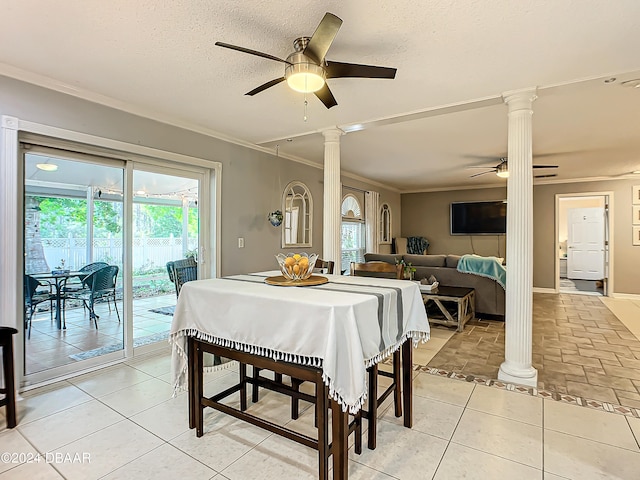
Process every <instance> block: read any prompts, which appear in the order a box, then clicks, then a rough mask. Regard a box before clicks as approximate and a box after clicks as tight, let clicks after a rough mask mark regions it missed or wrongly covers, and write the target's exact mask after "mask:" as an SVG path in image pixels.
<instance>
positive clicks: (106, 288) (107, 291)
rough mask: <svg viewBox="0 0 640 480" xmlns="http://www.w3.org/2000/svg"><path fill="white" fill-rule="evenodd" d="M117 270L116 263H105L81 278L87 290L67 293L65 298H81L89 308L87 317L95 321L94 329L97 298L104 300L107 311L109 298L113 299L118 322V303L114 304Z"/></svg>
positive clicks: (96, 322) (97, 316)
mask: <svg viewBox="0 0 640 480" xmlns="http://www.w3.org/2000/svg"><path fill="white" fill-rule="evenodd" d="M118 271H119V268H118V267H117V265H107V266H106V267H102V268H100V269H99V270H95V271H93V272H91V273H90V274H89V275H87V276H86V277H85V279H84V280H83V283H85V284H86V285H87V287H88V289H87V291H79V292H75V293H69V294H68V295H67V298H76V299H79V300H82V302H83V304H84V306H85V307H86V308H87V309H88V310H89V318H90V320H93V322H94V323H95V325H96V329H97V328H98V319H99V318H100V316H99V315H97V314H96V312H95V303H96V301H97V300H106V302H107V306H108V307H109V313H111V304H110V303H109V300H113V306H114V308H115V310H116V315H117V316H118V323H120V312H118V305H117V304H116V279H117V277H118Z"/></svg>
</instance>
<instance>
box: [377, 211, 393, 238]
mask: <svg viewBox="0 0 640 480" xmlns="http://www.w3.org/2000/svg"><path fill="white" fill-rule="evenodd" d="M380 243H382V244H390V243H391V209H390V208H389V205H388V204H386V203H383V204H382V206H381V207H380Z"/></svg>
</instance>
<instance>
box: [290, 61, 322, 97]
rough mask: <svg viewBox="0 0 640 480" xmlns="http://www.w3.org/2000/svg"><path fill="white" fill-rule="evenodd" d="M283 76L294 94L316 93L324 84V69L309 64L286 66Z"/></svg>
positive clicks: (301, 63)
mask: <svg viewBox="0 0 640 480" xmlns="http://www.w3.org/2000/svg"><path fill="white" fill-rule="evenodd" d="M284 76H285V78H286V79H287V84H288V85H289V87H291V89H293V90H295V91H296V92H302V93H312V92H317V91H318V90H320V89H321V88H322V87H324V83H325V81H324V79H325V72H324V68H322V67H321V66H319V65H316V64H315V63H310V62H300V63H294V64H292V65H287V68H286V70H285V74H284Z"/></svg>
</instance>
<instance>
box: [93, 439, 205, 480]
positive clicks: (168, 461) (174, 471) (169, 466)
mask: <svg viewBox="0 0 640 480" xmlns="http://www.w3.org/2000/svg"><path fill="white" fill-rule="evenodd" d="M216 473H217V472H215V471H214V470H212V469H210V468H209V467H207V466H205V465H203V464H202V463H200V462H198V461H197V460H195V459H193V458H191V457H190V456H189V455H187V454H186V453H184V452H182V451H180V450H178V449H177V448H175V447H173V446H171V445H169V444H166V443H165V444H164V445H161V446H160V447H158V448H156V449H155V450H152V451H150V452H149V453H147V454H145V455H143V456H141V457H139V458H136V459H135V460H133V461H132V462H131V463H127V464H126V465H124V466H122V467H120V468H118V469H117V470H115V471H113V472H111V473H110V474H109V475H107V476H105V477H102V478H103V479H104V480H119V479H121V480H130V479H135V478H140V479H142V478H153V479H154V480H174V479H180V478H183V479H188V478H203V479H204V478H211V477H213V476H215V475H216Z"/></svg>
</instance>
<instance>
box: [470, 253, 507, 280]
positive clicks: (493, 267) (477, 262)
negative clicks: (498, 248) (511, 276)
mask: <svg viewBox="0 0 640 480" xmlns="http://www.w3.org/2000/svg"><path fill="white" fill-rule="evenodd" d="M458 271H459V272H462V273H472V274H474V275H480V276H481V277H487V278H491V279H493V280H495V281H496V282H498V284H500V286H501V287H502V288H505V285H506V284H507V270H506V269H505V268H504V267H503V266H502V263H501V262H500V260H498V258H496V257H480V256H478V255H463V256H462V257H460V261H459V262H458Z"/></svg>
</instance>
